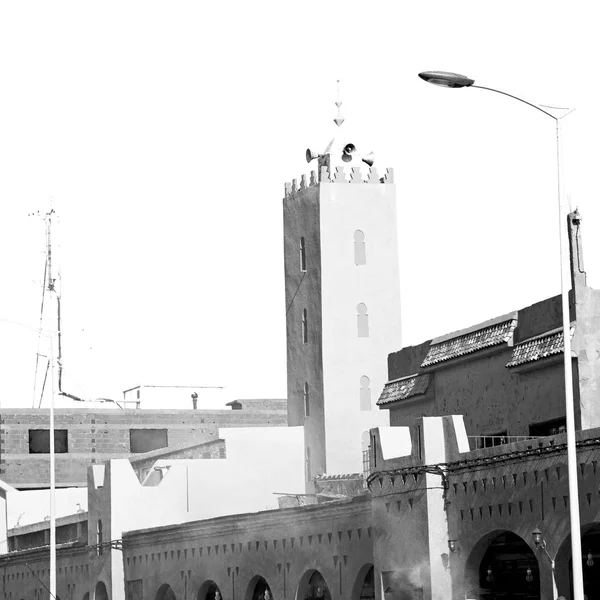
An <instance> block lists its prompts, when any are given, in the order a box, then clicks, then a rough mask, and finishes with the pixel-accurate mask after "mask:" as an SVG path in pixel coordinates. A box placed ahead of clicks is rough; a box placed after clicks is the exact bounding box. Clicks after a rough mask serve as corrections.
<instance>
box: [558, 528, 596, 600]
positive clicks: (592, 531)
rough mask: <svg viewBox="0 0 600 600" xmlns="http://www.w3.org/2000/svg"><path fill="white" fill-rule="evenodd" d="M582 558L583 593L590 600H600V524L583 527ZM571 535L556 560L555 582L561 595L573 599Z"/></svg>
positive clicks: (559, 550)
mask: <svg viewBox="0 0 600 600" xmlns="http://www.w3.org/2000/svg"><path fill="white" fill-rule="evenodd" d="M581 557H582V562H583V565H582V566H583V592H584V594H585V595H586V596H587V597H588V600H600V523H588V524H586V525H582V527H581ZM572 576H573V562H572V560H571V535H570V534H569V535H567V537H566V538H565V539H564V540H563V542H562V544H561V545H560V547H559V549H558V552H557V553H556V560H555V580H556V588H557V590H558V593H559V595H563V596H566V597H568V598H572V597H573V591H572V589H571V582H572Z"/></svg>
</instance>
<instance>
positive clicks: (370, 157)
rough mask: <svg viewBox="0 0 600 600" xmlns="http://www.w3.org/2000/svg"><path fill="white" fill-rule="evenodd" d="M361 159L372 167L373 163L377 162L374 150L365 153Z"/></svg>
mask: <svg viewBox="0 0 600 600" xmlns="http://www.w3.org/2000/svg"><path fill="white" fill-rule="evenodd" d="M361 160H362V161H363V162H364V163H367V164H368V165H369V166H370V167H372V166H373V163H374V162H375V154H373V152H369V154H365V155H364V156H363V157H362V158H361Z"/></svg>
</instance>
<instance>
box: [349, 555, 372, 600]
mask: <svg viewBox="0 0 600 600" xmlns="http://www.w3.org/2000/svg"><path fill="white" fill-rule="evenodd" d="M352 600H375V569H374V568H373V565H371V564H367V565H364V566H363V567H362V568H361V569H360V571H359V572H358V575H357V576H356V581H355V582H354V586H353V587H352Z"/></svg>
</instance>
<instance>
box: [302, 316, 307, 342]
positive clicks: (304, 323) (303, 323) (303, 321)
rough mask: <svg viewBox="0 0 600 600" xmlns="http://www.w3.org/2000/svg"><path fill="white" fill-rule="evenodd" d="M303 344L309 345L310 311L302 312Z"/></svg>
mask: <svg viewBox="0 0 600 600" xmlns="http://www.w3.org/2000/svg"><path fill="white" fill-rule="evenodd" d="M302 343H303V344H308V311H307V310H306V308H305V309H303V310H302Z"/></svg>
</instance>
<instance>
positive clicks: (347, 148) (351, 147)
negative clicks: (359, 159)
mask: <svg viewBox="0 0 600 600" xmlns="http://www.w3.org/2000/svg"><path fill="white" fill-rule="evenodd" d="M355 152H356V146H355V145H354V144H346V145H345V146H344V154H354V153H355Z"/></svg>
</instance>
